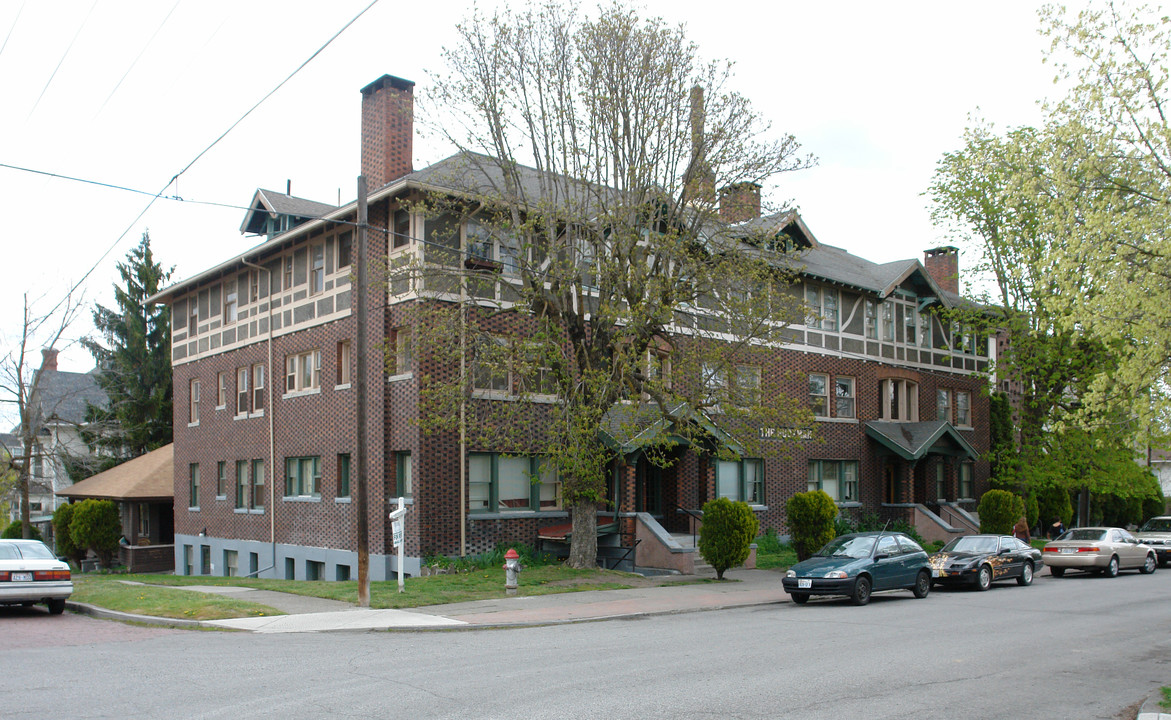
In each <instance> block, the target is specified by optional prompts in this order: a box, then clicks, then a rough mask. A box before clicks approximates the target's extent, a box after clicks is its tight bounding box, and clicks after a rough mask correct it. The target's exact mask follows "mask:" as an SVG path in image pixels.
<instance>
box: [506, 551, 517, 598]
mask: <svg viewBox="0 0 1171 720" xmlns="http://www.w3.org/2000/svg"><path fill="white" fill-rule="evenodd" d="M519 573H520V555H517V554H516V548H508V552H506V553H504V592H505V594H506V595H516V580H517V578H516V576H517V575H518V574H519Z"/></svg>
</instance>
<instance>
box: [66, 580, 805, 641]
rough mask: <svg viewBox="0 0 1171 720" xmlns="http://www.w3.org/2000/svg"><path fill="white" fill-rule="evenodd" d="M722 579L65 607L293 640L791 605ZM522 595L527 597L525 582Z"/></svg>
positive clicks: (227, 591) (746, 583) (237, 591)
mask: <svg viewBox="0 0 1171 720" xmlns="http://www.w3.org/2000/svg"><path fill="white" fill-rule="evenodd" d="M724 576H725V578H726V579H728V580H729V582H723V583H698V584H678V583H666V584H664V585H660V586H657V587H645V588H631V589H629V590H591V591H586V592H570V593H558V594H554V595H536V596H525V595H519V596H516V597H504V598H497V599H493V600H477V601H474V602H466V603H455V604H451V605H431V606H428V607H418V608H412V609H411V610H371V609H363V608H357V607H354V606H353V605H351V604H349V603H345V602H339V601H336V600H323V599H320V598H311V597H305V596H301V595H292V594H289V593H280V592H272V591H268V590H253V589H250V588H241V587H211V586H205V585H193V586H185V587H183V588H182V589H184V590H195V591H198V592H206V593H212V594H220V595H231V596H232V597H236V598H239V599H241V600H247V601H249V602H256V603H261V604H264V605H268V606H270V607H273V608H276V609H277V610H280V611H281V612H284V613H287V614H286V615H276V616H271V617H250V618H235V619H232V620H205V621H198V622H197V621H173V620H169V619H165V618H148V617H143V616H126V615H125V614H124V613H115V612H112V611H109V610H103V609H101V608H93V607H92V606H87V605H84V604H82V603H69V606H70V609H72V610H75V611H78V612H85V613H87V614H91V615H97V616H100V617H108V618H112V619H124V620H133V621H137V622H145V623H152V624H160V625H171V626H202V627H209V628H222V629H232V630H244V631H248V632H256V633H298V632H336V631H356V630H362V631H369V630H395V629H400V630H417V629H473V628H486V627H524V626H531V625H550V624H557V623H571V622H589V621H595V620H606V619H613V618H624V617H639V616H649V615H664V614H672V613H684V612H698V611H703V610H720V609H725V608H735V607H748V606H753V605H768V604H773V603H780V602H788V598H789V596H788V595H786V594H785V592H784V590H782V589H781V574H780V573H777V572H774V571H770V570H729V571H728V572H726V573H724ZM680 579H683V578H680ZM521 592H524V578H523V576H522V578H521Z"/></svg>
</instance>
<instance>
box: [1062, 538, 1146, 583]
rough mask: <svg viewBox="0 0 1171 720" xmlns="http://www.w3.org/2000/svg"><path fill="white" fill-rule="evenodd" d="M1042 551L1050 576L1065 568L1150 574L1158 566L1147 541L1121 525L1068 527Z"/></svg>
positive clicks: (1113, 574) (1112, 574)
mask: <svg viewBox="0 0 1171 720" xmlns="http://www.w3.org/2000/svg"><path fill="white" fill-rule="evenodd" d="M1043 555H1044V557H1045V564H1046V565H1048V566H1049V572H1050V574H1052V575H1053V577H1061V576H1062V575H1064V574H1065V571H1066V570H1084V571H1085V572H1096V573H1100V574H1102V575H1105V576H1106V577H1114V576H1116V575H1118V571H1119V570H1138V571H1139V572H1141V573H1144V574H1150V573H1153V572H1155V568H1157V567H1158V566H1159V563H1158V560H1157V559H1156V557H1155V551H1154V550H1152V549H1151V547H1150V546H1149V545H1144V544H1142V543H1141V542H1139V541H1138V540H1137V539H1136V538H1135V537H1134V536H1133V535H1131V534H1130V533H1129V532H1127V531H1126V530H1124V529H1122V528H1112V527H1085V528H1074V529H1073V530H1067V531H1066V532H1064V533H1062V534H1061V536H1059V537H1058V538H1057V539H1056V540H1054V541H1052V542H1050V543H1048V544H1046V545H1045V549H1044V551H1043Z"/></svg>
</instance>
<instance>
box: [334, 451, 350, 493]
mask: <svg viewBox="0 0 1171 720" xmlns="http://www.w3.org/2000/svg"><path fill="white" fill-rule="evenodd" d="M337 496H338V497H340V498H348V497H349V496H350V454H349V453H341V454H339V455H338V456H337Z"/></svg>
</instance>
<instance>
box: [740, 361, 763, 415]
mask: <svg viewBox="0 0 1171 720" xmlns="http://www.w3.org/2000/svg"><path fill="white" fill-rule="evenodd" d="M734 401H735V403H736V404H737V405H739V406H741V407H750V406H753V405H759V404H760V366H759V365H737V366H736V397H735V398H734Z"/></svg>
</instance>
